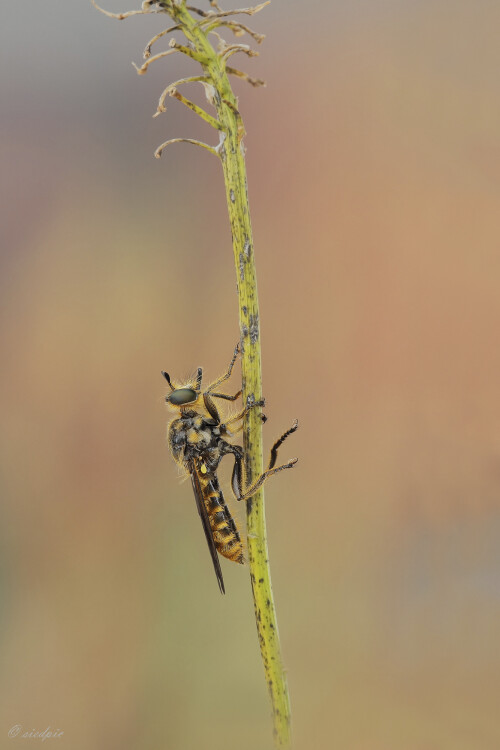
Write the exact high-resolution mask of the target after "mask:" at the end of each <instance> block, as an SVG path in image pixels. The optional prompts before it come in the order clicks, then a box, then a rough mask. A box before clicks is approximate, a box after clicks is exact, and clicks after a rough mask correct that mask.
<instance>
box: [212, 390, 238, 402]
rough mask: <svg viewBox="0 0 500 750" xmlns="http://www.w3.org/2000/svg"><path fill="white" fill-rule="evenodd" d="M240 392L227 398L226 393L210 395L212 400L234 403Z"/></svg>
mask: <svg viewBox="0 0 500 750" xmlns="http://www.w3.org/2000/svg"><path fill="white" fill-rule="evenodd" d="M241 393H242V392H241V391H238V393H235V394H234V396H228V395H227V393H211V394H210V395H211V397H212V398H224V399H226V401H236V399H237V398H238V396H241Z"/></svg>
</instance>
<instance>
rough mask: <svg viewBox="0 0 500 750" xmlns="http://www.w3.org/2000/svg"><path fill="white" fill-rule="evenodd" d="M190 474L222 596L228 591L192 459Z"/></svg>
mask: <svg viewBox="0 0 500 750" xmlns="http://www.w3.org/2000/svg"><path fill="white" fill-rule="evenodd" d="M189 473H190V475H191V482H192V484H193V490H194V497H195V500H196V507H197V508H198V513H199V514H200V518H201V523H202V524H203V531H204V532H205V537H206V540H207V544H208V549H209V550H210V556H211V558H212V563H213V565H214V570H215V575H216V576H217V582H218V584H219V588H220V590H221V594H225V593H226V590H225V588H224V580H223V578H222V570H221V567H220V562H219V556H218V554H217V550H216V549H215V543H214V538H213V535H212V528H211V526H210V520H209V518H208V513H207V509H206V507H205V501H204V500H203V491H202V489H201V484H200V480H199V478H198V472H197V470H196V465H195V463H194V461H193V460H192V459H191V460H190V461H189Z"/></svg>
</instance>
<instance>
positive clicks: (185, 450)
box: [168, 410, 220, 466]
mask: <svg viewBox="0 0 500 750" xmlns="http://www.w3.org/2000/svg"><path fill="white" fill-rule="evenodd" d="M219 438H220V429H219V427H218V426H217V425H213V424H211V423H210V420H207V419H205V418H204V417H203V416H202V415H201V414H198V413H197V412H195V411H192V410H186V411H183V413H182V415H181V416H180V417H179V418H178V419H174V420H173V421H172V422H171V423H170V425H169V428H168V442H169V445H170V450H171V451H172V455H173V457H174V459H175V460H176V461H182V460H183V459H184V458H186V457H188V456H190V455H191V456H192V455H200V456H201V455H206V457H207V463H208V465H209V466H210V465H212V464H213V458H214V457H213V456H212V455H211V454H212V453H213V452H214V451H216V452H217V443H218V441H219Z"/></svg>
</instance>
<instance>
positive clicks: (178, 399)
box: [168, 388, 198, 406]
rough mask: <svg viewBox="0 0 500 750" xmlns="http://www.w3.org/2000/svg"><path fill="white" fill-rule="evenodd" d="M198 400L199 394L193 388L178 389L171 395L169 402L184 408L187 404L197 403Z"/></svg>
mask: <svg viewBox="0 0 500 750" xmlns="http://www.w3.org/2000/svg"><path fill="white" fill-rule="evenodd" d="M197 398H198V394H197V393H196V391H193V389H192V388H177V389H176V390H175V391H174V392H173V393H171V394H170V396H169V397H168V400H169V401H170V403H171V404H174V406H184V405H185V404H190V403H191V402H192V401H196V399H197Z"/></svg>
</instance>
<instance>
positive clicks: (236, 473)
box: [162, 344, 298, 594]
mask: <svg viewBox="0 0 500 750" xmlns="http://www.w3.org/2000/svg"><path fill="white" fill-rule="evenodd" d="M239 351H240V348H239V344H237V345H236V348H235V350H234V354H233V358H232V360H231V362H230V364H229V367H228V368H227V371H226V373H225V374H224V375H222V376H221V377H220V378H218V380H215V381H214V382H213V383H211V384H210V385H209V386H208V388H206V390H204V391H202V389H201V381H202V376H203V370H202V368H201V367H199V368H198V371H197V373H196V376H195V377H194V378H192V380H190V381H188V382H187V383H184V384H181V385H176V384H174V383H172V381H171V379H170V376H169V374H168V373H167V372H162V375H163V377H164V378H165V380H166V381H167V383H168V384H169V386H170V390H171V391H172V392H171V393H170V394H169V395H168V396H166V398H165V400H166V402H167V404H168V405H169V406H170V407H171V408H173V409H175V410H177V409H178V410H179V416H178V417H177V418H176V419H174V420H172V422H170V424H169V426H168V444H169V447H170V451H171V453H172V456H173V458H174V460H175V461H176V462H177V463H178V464H179V465H180V466H181V467H182V469H183V470H184V471H185V472H186V474H189V476H190V477H191V483H192V485H193V490H194V497H195V500H196V507H197V509H198V513H199V515H200V518H201V522H202V524H203V531H204V532H205V537H206V540H207V543H208V549H209V550H210V555H211V557H212V563H213V566H214V570H215V575H216V576H217V581H218V583H219V588H220V590H221V593H223V594H224V593H225V589H224V580H223V578H222V570H221V567H220V562H219V558H218V556H217V552H218V553H219V554H221V555H222V556H223V557H226V558H227V559H228V560H232V561H233V562H237V563H240V564H243V562H244V558H243V542H242V539H241V535H240V531H239V529H238V526H237V525H236V522H235V520H234V518H233V517H232V515H231V513H230V511H229V508H228V507H227V505H226V502H225V500H224V495H223V494H222V490H221V488H220V485H219V480H218V478H217V469H218V467H219V464H220V462H221V460H222V458H223V457H224V456H226V455H228V454H231V455H232V456H233V457H234V468H233V473H232V478H231V488H232V491H233V494H234V496H235V497H236V499H237V500H248V498H250V497H252V495H254V494H255V492H257V490H258V489H259V487H261V486H262V484H263V483H264V482H265V480H266V479H267V478H268V477H270V476H271V475H272V474H276V473H277V472H278V471H282V470H283V469H291V468H292V466H293V465H294V464H295V463H296V462H297V459H296V458H294V459H293V460H292V461H289V462H288V463H286V464H283V465H282V466H275V464H276V459H277V457H278V448H279V447H280V445H281V444H282V443H283V442H284V440H286V438H287V437H288V436H289V435H291V433H292V432H295V430H296V429H297V427H298V422H297V421H295V422H294V423H293V425H292V427H291V428H290V429H289V430H287V431H286V432H285V433H284V434H283V435H282V436H281V437H280V439H279V440H277V441H276V443H275V444H274V445H273V447H272V449H271V457H270V460H269V465H268V467H267V469H266V471H264V472H263V473H262V474H261V475H260V476H259V477H258V478H257V479H256V480H255V481H254V482H252V483H251V484H250V485H247V484H246V482H245V471H244V466H243V448H241V446H239V445H233V444H232V443H230V442H228V440H227V438H228V437H230V436H231V432H230V430H229V426H230V425H235V424H237V423H238V422H241V420H242V419H243V418H244V416H245V415H246V414H248V412H249V411H250V410H251V409H255V408H258V407H262V406H264V401H253V402H252V403H249V404H248V405H247V406H246V407H245V408H244V409H242V410H241V411H240V412H239V413H238V414H235V415H234V416H232V417H230V418H229V419H227V420H226V421H225V422H223V421H222V420H221V418H220V416H219V411H218V409H217V407H216V405H215V402H214V399H224V400H226V401H236V399H237V398H238V397H239V396H241V391H238V393H236V394H235V395H234V396H229V395H227V394H226V393H219V392H217V390H216V389H218V388H219V386H220V385H221V384H222V383H223V382H224V381H225V380H227V379H228V378H229V377H230V376H231V372H232V370H233V366H234V363H235V361H236V357H237V356H238V353H239ZM262 419H263V421H265V417H262ZM238 429H241V424H240V426H239V427H237V430H238ZM244 484H245V486H244Z"/></svg>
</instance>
